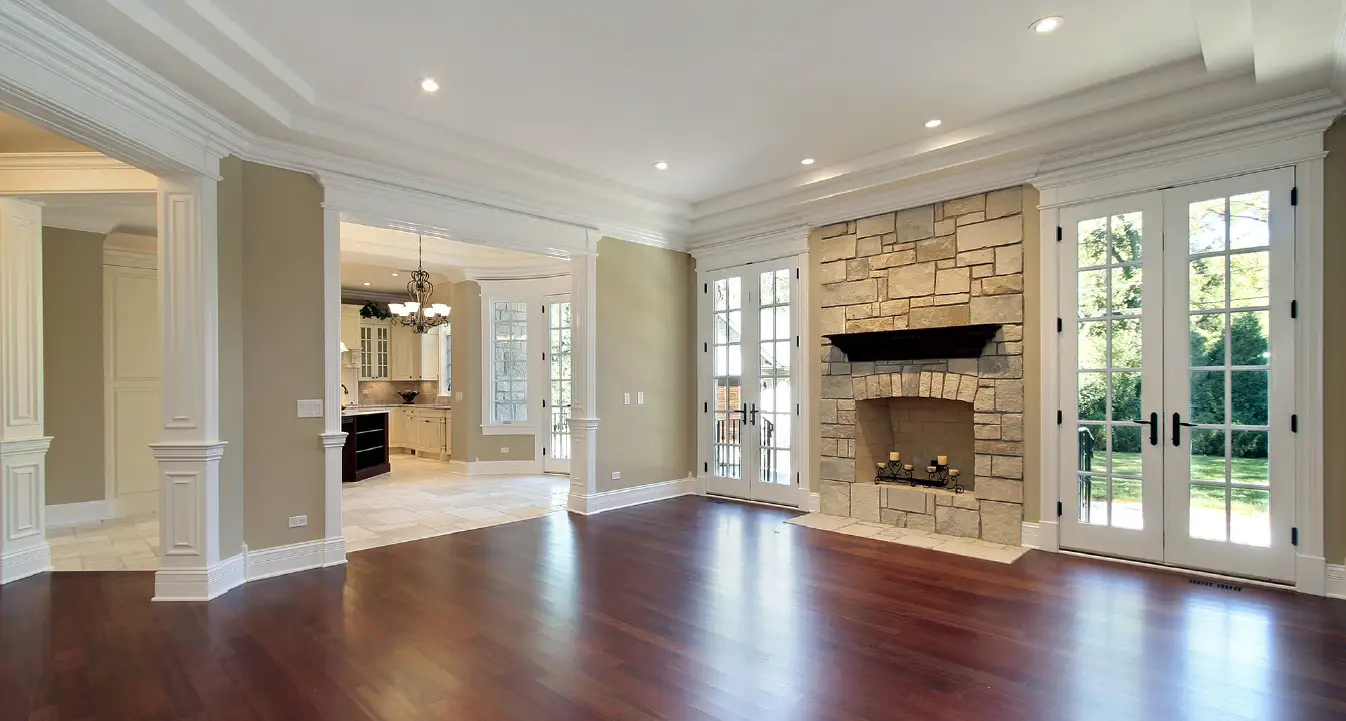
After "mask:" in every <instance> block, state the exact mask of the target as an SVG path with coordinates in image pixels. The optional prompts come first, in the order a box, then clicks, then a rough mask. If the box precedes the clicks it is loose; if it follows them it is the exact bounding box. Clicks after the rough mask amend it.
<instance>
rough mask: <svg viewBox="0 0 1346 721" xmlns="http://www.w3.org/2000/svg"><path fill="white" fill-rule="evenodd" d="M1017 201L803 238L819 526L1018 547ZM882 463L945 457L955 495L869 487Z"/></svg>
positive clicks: (902, 214) (919, 211)
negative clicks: (833, 522) (815, 305)
mask: <svg viewBox="0 0 1346 721" xmlns="http://www.w3.org/2000/svg"><path fill="white" fill-rule="evenodd" d="M1021 191H1022V189H1021V188H1017V187H1016V188H1008V189H1005V190H999V191H995V192H991V193H986V194H982V195H975V196H971V197H968V198H959V199H957V200H951V201H948V202H944V203H938V204H934V205H927V206H923V207H920V208H912V209H909V210H903V211H899V212H896V213H886V214H883V215H879V216H874V217H870V218H863V219H860V220H856V221H851V222H848V223H837V224H835V225H831V226H827V227H823V228H818V229H815V231H814V236H813V243H814V245H813V248H812V251H813V252H815V253H818V254H819V260H820V261H821V264H820V270H819V276H820V284H821V287H820V293H819V296H820V298H821V303H820V305H821V309H820V315H821V326H822V328H821V330H822V334H823V336H824V339H823V347H822V384H821V385H822V394H821V395H822V398H821V405H820V420H821V431H822V441H821V448H822V452H821V456H822V458H821V463H820V472H821V476H820V487H819V493H820V495H821V504H822V507H821V510H822V512H823V513H829V514H833V515H842V516H850V517H853V518H858V519H861V520H868V521H876V522H882V523H890V524H893V525H895V526H899V527H905V528H916V529H921V530H928V531H934V532H938V533H945V534H949V535H956V536H965V537H971V538H981V539H984V540H988V541H995V542H998V543H1006V544H1012V545H1019V542H1020V523H1021V521H1022V518H1023V508H1022V504H1023V437H1024V436H1023V410H1024V385H1023V218H1022V192H1021ZM979 334H980V335H979ZM829 337H830V338H829ZM969 339H971V342H969ZM889 450H898V451H901V453H902V457H903V461H904V462H907V463H911V464H913V465H914V466H915V467H916V472H917V473H919V474H921V475H922V476H924V470H925V466H926V464H927V463H928V462H929V460H930V459H932V458H934V457H935V456H937V455H947V456H949V466H951V467H953V468H958V469H960V470H961V471H962V474H963V475H962V479H963V481H962V482H963V486H964V487H965V489H966V490H965V491H964V492H963V493H954V492H952V491H949V490H945V489H934V488H923V487H913V486H910V485H906V484H901V485H894V484H876V483H875V482H874V476H875V470H876V468H875V464H876V463H880V462H884V461H886V460H887V457H888V455H887V454H888V452H889Z"/></svg>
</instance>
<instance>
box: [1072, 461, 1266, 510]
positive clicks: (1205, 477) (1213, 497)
mask: <svg viewBox="0 0 1346 721" xmlns="http://www.w3.org/2000/svg"><path fill="white" fill-rule="evenodd" d="M1095 460H1096V461H1097V462H1098V463H1099V465H1102V461H1103V459H1095ZM1099 470H1102V469H1101V468H1100V469H1099ZM1229 471H1230V480H1232V481H1233V482H1235V483H1250V484H1265V483H1266V482H1267V478H1268V476H1267V459H1265V458H1234V459H1231V460H1230V464H1229ZM1112 472H1113V473H1121V474H1125V475H1133V476H1138V475H1140V454H1139V453H1113V454H1112ZM1191 478H1192V480H1193V481H1213V482H1215V483H1224V458H1222V457H1220V456H1196V457H1194V458H1192V477H1191ZM1113 486H1114V488H1113V498H1114V499H1115V500H1119V501H1125V500H1128V499H1125V498H1122V494H1119V493H1118V492H1117V491H1118V490H1121V489H1128V488H1131V487H1132V484H1125V483H1123V484H1121V485H1120V486H1119V484H1117V483H1116V482H1115V481H1114V483H1113ZM1134 487H1135V490H1136V492H1139V490H1140V489H1139V484H1134ZM1267 496H1268V494H1267V492H1266V491H1256V490H1248V489H1242V488H1235V489H1233V490H1232V491H1231V492H1230V500H1231V501H1232V504H1231V505H1232V508H1231V510H1232V511H1233V512H1234V513H1236V514H1245V515H1257V514H1262V513H1265V512H1266V510H1267ZM1137 500H1138V499H1137ZM1192 501H1193V505H1194V506H1196V507H1200V508H1219V509H1223V508H1224V489H1223V488H1210V487H1201V486H1196V487H1194V488H1193V491H1192Z"/></svg>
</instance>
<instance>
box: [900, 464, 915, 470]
mask: <svg viewBox="0 0 1346 721" xmlns="http://www.w3.org/2000/svg"><path fill="white" fill-rule="evenodd" d="M913 468H915V466H913V465H911V464H910V463H908V464H906V465H905V466H902V470H904V471H910V470H911V469H913Z"/></svg>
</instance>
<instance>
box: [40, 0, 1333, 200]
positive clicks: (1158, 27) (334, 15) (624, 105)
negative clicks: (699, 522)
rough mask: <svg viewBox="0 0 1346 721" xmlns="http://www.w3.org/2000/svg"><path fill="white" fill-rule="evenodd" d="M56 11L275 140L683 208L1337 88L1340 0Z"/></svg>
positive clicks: (212, 4) (411, 0) (64, 4)
mask: <svg viewBox="0 0 1346 721" xmlns="http://www.w3.org/2000/svg"><path fill="white" fill-rule="evenodd" d="M46 2H47V3H48V4H49V5H51V6H53V7H54V8H55V9H57V10H58V11H59V12H61V13H63V14H65V15H68V16H69V17H71V18H72V19H74V20H75V21H76V22H78V23H80V24H81V25H83V26H84V27H85V28H86V29H88V30H91V31H92V32H94V33H95V34H96V35H98V36H99V37H100V38H102V39H104V40H106V41H107V42H109V43H111V44H112V45H113V46H114V47H116V48H117V49H118V50H120V51H122V52H124V53H126V54H128V55H130V56H132V57H134V58H135V59H137V60H139V61H141V62H142V63H144V64H146V65H148V66H149V67H150V68H152V69H153V70H154V71H156V72H158V73H159V74H161V75H163V76H165V77H166V78H167V79H169V80H170V81H171V82H173V83H175V84H177V85H178V86H180V87H182V88H184V89H185V90H187V91H188V92H190V93H191V94H193V95H194V96H196V97H198V98H201V99H203V100H204V101H206V102H207V103H208V104H209V105H210V106H211V107H213V108H216V109H217V110H219V111H221V112H222V113H224V114H225V115H227V116H228V117H229V118H230V119H232V120H234V121H235V122H237V123H239V124H241V125H243V126H244V127H246V128H247V129H248V130H250V131H252V132H254V133H258V134H261V135H263V136H266V137H268V138H274V139H276V140H279V141H283V142H287V143H293V144H300V145H304V146H306V147H309V148H314V149H319V150H326V151H330V152H336V153H340V154H342V155H345V156H347V157H353V158H358V159H364V160H374V161H377V162H381V163H387V164H390V165H394V166H397V167H402V168H407V169H409V170H413V171H415V172H418V173H423V174H426V175H427V176H438V177H444V178H452V179H453V180H454V181H456V182H459V183H464V182H466V183H471V184H473V185H474V186H476V187H479V188H488V189H490V190H492V191H504V190H507V189H508V188H507V186H509V187H512V186H511V184H514V185H517V186H518V187H523V185H522V184H520V183H516V181H518V180H519V179H520V178H525V177H526V178H527V179H529V180H530V181H538V182H542V181H546V182H548V183H550V185H546V186H542V185H538V184H534V185H530V186H528V188H529V191H530V192H532V193H533V197H532V198H530V200H532V201H538V200H539V195H542V196H545V200H547V201H549V202H551V203H552V204H554V205H556V206H567V205H571V206H575V207H578V206H579V204H580V200H579V198H580V195H581V194H582V193H599V194H602V195H603V197H605V198H620V201H621V202H622V203H625V204H627V206H628V207H638V208H640V209H641V212H646V211H648V212H649V213H656V214H665V215H672V216H678V217H682V218H685V219H686V221H684V222H688V221H692V220H697V219H701V218H705V217H707V216H710V215H713V214H717V213H723V212H726V210H727V209H733V208H735V207H738V206H741V205H743V204H746V203H754V202H760V201H761V199H762V198H764V197H768V196H772V195H776V196H779V195H784V194H788V193H792V192H796V191H798V190H799V189H801V188H812V189H813V190H812V191H811V192H813V193H814V195H815V196H820V197H825V196H826V195H827V194H828V193H832V192H835V190H834V188H833V185H835V181H836V179H837V178H842V177H852V176H854V177H858V176H860V175H861V174H862V173H866V172H871V171H874V170H875V169H876V168H885V167H891V166H894V165H899V164H905V165H908V166H914V167H915V166H921V164H922V163H923V162H926V160H927V159H928V158H933V157H936V156H939V155H940V154H941V153H942V154H945V155H947V154H948V153H949V152H950V149H957V148H963V147H971V146H973V145H975V144H977V143H985V142H988V140H989V139H992V138H998V139H1012V138H1015V137H1018V136H1020V135H1022V134H1024V133H1028V132H1030V131H1033V130H1041V129H1044V128H1048V127H1050V126H1052V125H1053V123H1060V122H1062V121H1063V120H1076V119H1079V118H1083V117H1085V116H1086V115H1088V113H1089V112H1099V111H1100V110H1106V109H1110V108H1123V109H1124V108H1126V107H1139V106H1140V105H1141V103H1142V102H1143V101H1145V100H1150V99H1155V98H1159V97H1163V96H1171V97H1181V96H1184V95H1188V94H1190V93H1188V91H1189V90H1190V89H1192V88H1195V87H1198V86H1201V85H1203V84H1211V85H1213V84H1215V83H1216V82H1217V81H1220V80H1222V79H1228V78H1244V77H1246V78H1247V85H1248V86H1249V87H1251V86H1253V85H1254V84H1256V85H1257V86H1264V85H1265V86H1268V87H1269V86H1271V85H1274V84H1277V83H1280V84H1282V85H1283V86H1284V87H1286V88H1288V89H1287V90H1284V91H1279V90H1278V91H1276V92H1277V93H1279V94H1280V96H1282V97H1285V96H1288V94H1290V93H1291V92H1292V91H1293V92H1300V91H1302V90H1304V89H1310V88H1322V87H1327V86H1328V85H1329V84H1330V83H1331V82H1332V73H1333V71H1334V70H1335V71H1336V73H1337V74H1336V82H1337V83H1338V84H1341V83H1346V30H1344V29H1343V28H1344V27H1346V24H1343V23H1342V22H1341V20H1342V17H1343V5H1346V2H1343V0H1130V1H1129V2H1124V3H1122V2H1114V1H1113V0H1015V1H1013V2H1006V1H1005V0H959V1H958V2H932V1H931V0H684V1H683V2H665V3H649V2H644V3H642V2H630V0H571V1H570V2H554V1H552V0H516V1H515V2H508V3H502V2H496V1H492V0H459V1H457V2H452V3H446V2H439V1H436V0H399V1H398V2H396V3H385V4H382V5H374V4H370V3H368V2H367V1H366V0H287V1H286V2H281V3H278V2H274V0H229V1H228V2H223V1H222V0H46ZM1053 14H1059V15H1062V16H1064V17H1065V25H1064V27H1063V28H1062V29H1061V30H1059V31H1058V32H1056V33H1054V34H1050V35H1037V34H1034V33H1032V32H1030V31H1029V29H1028V26H1029V24H1030V23H1031V22H1032V21H1033V20H1035V19H1037V18H1039V17H1042V16H1045V15H1053ZM426 75H431V76H434V77H435V78H436V79H437V80H438V81H439V84H440V86H441V90H440V91H439V93H437V94H435V95H426V94H424V93H422V92H421V91H420V90H419V88H418V87H417V81H418V79H419V78H420V77H422V76H426ZM1271 95H1273V93H1271V92H1270V91H1263V92H1262V94H1261V95H1256V94H1255V93H1254V94H1253V95H1252V96H1250V97H1249V98H1244V99H1235V98H1233V97H1226V98H1224V101H1223V103H1219V102H1215V101H1211V102H1208V103H1206V104H1205V105H1198V104H1195V103H1194V102H1193V103H1192V104H1190V105H1189V106H1187V107H1186V108H1185V112H1186V113H1187V115H1186V116H1184V115H1182V114H1181V113H1178V112H1177V111H1175V112H1173V113H1172V114H1169V115H1164V114H1162V113H1148V112H1147V113H1138V115H1140V116H1141V117H1137V118H1133V119H1131V120H1130V121H1129V124H1128V125H1123V124H1121V123H1118V124H1116V126H1115V127H1109V128H1107V132H1109V133H1113V135H1112V136H1111V137H1116V136H1117V134H1125V133H1129V132H1139V131H1141V130H1147V129H1149V127H1147V126H1146V123H1147V122H1148V123H1149V125H1150V126H1153V125H1154V124H1155V123H1159V122H1168V123H1174V122H1186V121H1190V120H1191V119H1193V116H1194V115H1195V116H1204V115H1210V114H1214V113H1217V112H1223V111H1225V110H1229V109H1233V108H1237V107H1243V106H1246V105H1247V103H1248V102H1264V101H1266V100H1268V99H1271ZM933 117H938V118H941V119H942V120H943V121H944V124H943V125H942V126H941V127H940V128H938V129H937V130H928V129H926V128H924V127H923V123H924V121H926V120H928V119H930V118H933ZM1147 118H1148V120H1147ZM1063 137H1065V136H1063ZM1069 137H1070V139H1071V140H1085V139H1086V138H1085V137H1084V136H1083V135H1078V136H1069ZM1061 142H1065V141H1064V140H1063V141H1061ZM1066 149H1068V148H1067V147H1059V143H1058V147H1055V148H1054V150H1056V151H1062V150H1066ZM803 157H813V158H816V159H817V161H818V162H817V164H816V165H814V166H812V167H810V168H804V167H803V166H800V165H799V160H800V159H801V158H803ZM656 160H666V161H668V162H669V163H670V168H669V169H668V170H666V171H658V170H655V169H654V168H653V167H652V164H653V162H654V161H656ZM931 162H933V161H931ZM939 167H948V166H947V165H944V166H939ZM539 188H541V190H539ZM520 194H521V195H522V194H523V193H522V191H520Z"/></svg>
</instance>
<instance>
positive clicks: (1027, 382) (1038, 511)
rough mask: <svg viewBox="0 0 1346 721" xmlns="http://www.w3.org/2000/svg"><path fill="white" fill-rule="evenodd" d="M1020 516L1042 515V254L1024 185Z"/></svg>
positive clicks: (1034, 194) (1032, 201)
mask: <svg viewBox="0 0 1346 721" xmlns="http://www.w3.org/2000/svg"><path fill="white" fill-rule="evenodd" d="M1023 220H1024V246H1023V248H1024V520H1025V521H1027V522H1029V523H1037V522H1038V521H1039V520H1041V518H1040V517H1041V516H1042V508H1041V506H1042V462H1041V459H1040V458H1039V457H1038V447H1039V446H1038V444H1039V443H1040V442H1041V439H1042V431H1041V428H1040V424H1041V423H1042V414H1043V413H1046V412H1048V411H1046V410H1044V409H1043V407H1042V378H1041V375H1042V354H1041V352H1040V351H1039V346H1040V344H1041V343H1042V326H1041V324H1040V323H1039V322H1038V318H1039V317H1040V315H1041V313H1042V278H1041V277H1040V275H1039V270H1040V268H1039V265H1040V263H1041V258H1042V233H1041V227H1042V223H1041V218H1040V217H1039V215H1038V190H1037V188H1034V187H1033V186H1031V185H1025V186H1024V196H1023Z"/></svg>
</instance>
